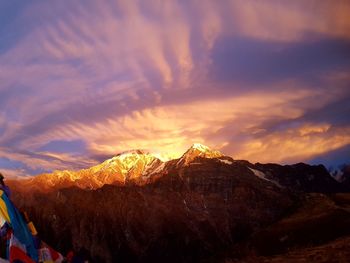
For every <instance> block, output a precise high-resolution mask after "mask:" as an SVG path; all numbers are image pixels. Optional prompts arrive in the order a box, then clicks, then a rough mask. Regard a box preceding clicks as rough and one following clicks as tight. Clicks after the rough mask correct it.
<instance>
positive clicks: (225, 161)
mask: <svg viewBox="0 0 350 263" xmlns="http://www.w3.org/2000/svg"><path fill="white" fill-rule="evenodd" d="M219 161H220V162H222V163H225V164H228V165H231V164H233V162H232V161H230V160H222V159H219Z"/></svg>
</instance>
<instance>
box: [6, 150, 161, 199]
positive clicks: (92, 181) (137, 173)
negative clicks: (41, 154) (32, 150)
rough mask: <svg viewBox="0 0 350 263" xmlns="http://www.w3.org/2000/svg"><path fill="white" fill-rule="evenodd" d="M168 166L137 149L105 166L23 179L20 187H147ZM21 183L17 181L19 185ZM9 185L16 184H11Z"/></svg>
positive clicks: (105, 163) (119, 155) (25, 189)
mask: <svg viewBox="0 0 350 263" xmlns="http://www.w3.org/2000/svg"><path fill="white" fill-rule="evenodd" d="M162 165H164V163H163V162H162V161H161V160H160V159H158V158H157V157H155V156H154V155H152V154H151V153H149V152H146V151H142V150H133V151H128V152H124V153H121V154H118V155H116V156H114V157H113V158H111V159H108V160H106V161H104V162H102V163H101V164H98V165H96V166H93V167H90V168H88V169H83V170H79V171H69V170H64V171H54V172H53V173H51V174H41V175H38V176H35V177H33V178H27V179H22V180H20V184H16V188H18V187H20V188H22V189H21V190H23V191H29V190H39V191H44V192H45V191H49V190H51V189H60V188H67V187H71V186H76V187H79V188H83V189H97V188H100V187H102V186H103V185H105V184H118V185H125V184H127V183H128V182H131V181H136V183H137V184H143V183H145V182H146V181H147V180H149V176H148V175H149V174H150V172H152V171H156V170H157V169H158V168H159V167H160V166H162ZM16 183H17V182H16ZM9 184H10V185H11V184H13V182H12V181H9Z"/></svg>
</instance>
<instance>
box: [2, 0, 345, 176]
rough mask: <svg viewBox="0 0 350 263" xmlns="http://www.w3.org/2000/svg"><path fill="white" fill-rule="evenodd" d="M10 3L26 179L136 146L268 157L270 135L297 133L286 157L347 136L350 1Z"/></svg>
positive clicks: (15, 153)
mask: <svg viewBox="0 0 350 263" xmlns="http://www.w3.org/2000/svg"><path fill="white" fill-rule="evenodd" d="M11 3H12V4H5V3H1V4H0V79H1V86H0V109H1V111H0V149H1V150H0V157H2V158H7V160H8V162H9V163H11V162H12V165H13V164H17V163H18V162H20V163H21V165H20V166H19V167H17V166H16V167H14V169H17V171H18V172H19V173H20V174H22V173H23V171H27V172H28V173H35V171H39V170H40V171H41V170H45V171H46V170H53V169H69V168H72V169H78V168H80V167H87V166H89V165H92V164H95V163H96V162H97V161H99V160H101V158H104V157H108V156H109V155H113V154H116V153H118V152H120V151H124V150H127V149H130V148H147V149H152V150H156V151H157V152H160V153H164V152H168V151H170V152H171V153H170V155H171V156H178V155H179V154H181V153H182V152H183V151H184V150H185V149H186V148H187V147H188V146H189V145H190V144H191V143H192V142H193V141H199V142H202V143H205V144H209V145H210V146H212V147H215V148H219V149H222V150H223V151H225V152H226V153H227V154H231V155H234V156H241V157H244V156H245V157H246V158H252V159H254V160H255V159H258V157H259V156H258V154H254V147H252V145H260V144H261V145H262V146H261V147H257V148H256V150H257V153H260V156H262V157H261V160H270V159H272V157H273V156H274V155H273V154H271V155H270V154H269V152H271V153H272V150H273V148H274V147H277V146H276V145H275V144H274V142H275V141H274V139H273V138H275V139H276V141H278V142H279V143H281V145H282V146H281V149H288V147H287V146H283V142H287V141H291V140H294V139H295V140H296V142H297V143H296V146H295V147H297V145H299V146H298V148H296V149H295V151H294V152H295V155H293V156H288V154H280V155H278V156H280V159H278V160H280V161H286V162H287V161H289V160H304V159H305V158H309V157H311V155H312V154H316V155H317V154H321V153H323V152H325V151H327V150H333V149H334V147H333V146H331V145H332V144H334V145H337V147H341V145H343V144H344V143H346V141H347V137H346V134H345V133H346V131H348V130H347V129H348V127H349V125H350V124H349V121H348V119H347V118H346V116H347V115H348V114H347V113H348V112H349V107H348V106H347V105H348V103H347V101H348V99H349V98H350V94H349V91H348V86H349V83H350V79H349V77H348V76H349V72H350V65H349V62H348V60H349V48H348V45H349V41H350V40H349V38H350V34H349V32H350V30H349V28H350V19H349V16H347V13H349V9H350V5H349V3H348V1H341V0H339V1H322V3H321V2H319V1H308V2H305V1H293V2H288V3H286V2H285V1H283V2H282V1H269V2H264V3H263V2H261V1H249V2H248V1H240V0H235V1H210V0H203V1H158V0H150V1H147V3H146V2H143V1H126V0H124V1H122V0H120V1H98V2H96V1H89V0H87V1H74V2H72V1H64V2H63V1H53V2H50V3H48V2H47V3H46V2H41V3H39V2H36V1H27V2H26V3H22V2H21V1H11ZM349 114H350V113H349ZM315 131H321V132H315ZM307 138H309V139H307ZM259 143H260V144H259ZM312 143H319V144H320V148H322V150H315V149H314V150H312V151H311V150H310V151H309V150H308V147H307V145H308V144H312ZM322 145H323V146H322ZM321 146H322V147H321ZM311 148H312V147H311ZM264 149H265V150H266V152H267V153H268V154H264V153H263V150H264ZM302 151H304V154H303V153H302ZM263 156H265V157H266V158H265V157H263ZM268 156H270V157H271V158H270V157H269V158H270V159H269V158H268ZM275 156H277V155H275ZM264 158H265V159H264ZM276 160H277V159H276ZM6 169H8V168H6Z"/></svg>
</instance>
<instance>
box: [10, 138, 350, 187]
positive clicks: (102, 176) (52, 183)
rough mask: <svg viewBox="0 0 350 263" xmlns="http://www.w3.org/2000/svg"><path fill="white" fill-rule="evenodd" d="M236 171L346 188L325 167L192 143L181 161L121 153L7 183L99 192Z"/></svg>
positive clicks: (280, 181) (281, 183)
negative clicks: (268, 160)
mask: <svg viewBox="0 0 350 263" xmlns="http://www.w3.org/2000/svg"><path fill="white" fill-rule="evenodd" d="M210 163H211V164H214V167H215V169H216V170H215V171H214V170H213V171H212V170H210V169H212V168H210V169H209V167H213V166H211V164H210ZM191 167H194V168H193V169H192V168H191ZM195 167H197V168H195ZM187 168H189V169H187ZM237 168H239V169H240V171H241V172H240V175H245V176H246V177H247V178H249V177H251V176H254V177H257V178H258V179H259V180H262V181H265V182H267V183H269V184H272V185H274V186H277V187H280V188H289V189H293V190H297V191H306V192H309V191H312V192H324V191H328V192H334V191H338V190H339V189H340V188H342V187H345V185H344V184H343V185H341V184H340V183H338V182H336V181H335V180H334V179H333V178H332V177H331V176H330V175H329V173H328V171H327V170H326V169H325V168H324V166H322V165H320V166H310V165H307V164H295V165H285V166H282V165H278V164H259V163H257V164H252V163H249V162H248V161H237V160H233V159H232V158H231V157H229V156H225V155H223V154H222V153H220V152H219V151H217V150H212V149H210V148H209V147H207V146H205V145H202V144H199V143H195V144H193V145H192V146H191V147H190V148H189V149H188V150H187V151H186V152H185V153H184V154H183V155H182V156H181V157H180V158H179V159H174V160H170V161H167V162H163V161H162V160H160V159H159V158H157V157H156V156H155V155H154V154H152V153H150V152H147V151H143V150H133V151H128V152H123V153H120V154H118V155H116V156H114V157H113V158H111V159H108V160H106V161H104V162H102V163H101V164H98V165H96V166H93V167H90V168H88V169H83V170H80V171H68V170H65V171H54V172H53V173H51V174H41V175H38V176H35V177H32V178H27V179H18V180H13V181H7V182H8V184H9V185H10V186H13V187H15V188H16V189H17V190H19V191H21V192H34V191H40V192H50V191H51V190H55V189H62V188H69V187H73V186H75V187H78V188H82V189H98V188H101V187H103V186H104V185H121V186H122V185H123V186H125V185H139V186H141V185H148V184H152V183H154V182H156V181H157V180H159V179H160V178H163V177H169V176H170V177H171V175H173V174H177V173H180V174H182V173H183V172H184V171H190V173H191V174H192V176H194V177H196V176H197V175H198V173H207V174H211V173H214V174H216V173H221V172H222V171H223V170H225V171H226V170H227V173H232V171H231V170H232V169H237ZM230 171H231V172H230ZM217 176H219V175H217ZM344 190H346V189H345V188H344Z"/></svg>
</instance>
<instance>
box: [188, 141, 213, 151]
mask: <svg viewBox="0 0 350 263" xmlns="http://www.w3.org/2000/svg"><path fill="white" fill-rule="evenodd" d="M190 149H197V150H199V151H201V152H207V151H210V148H209V147H208V146H206V145H203V144H200V143H194V144H192V146H191V148H190Z"/></svg>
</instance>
